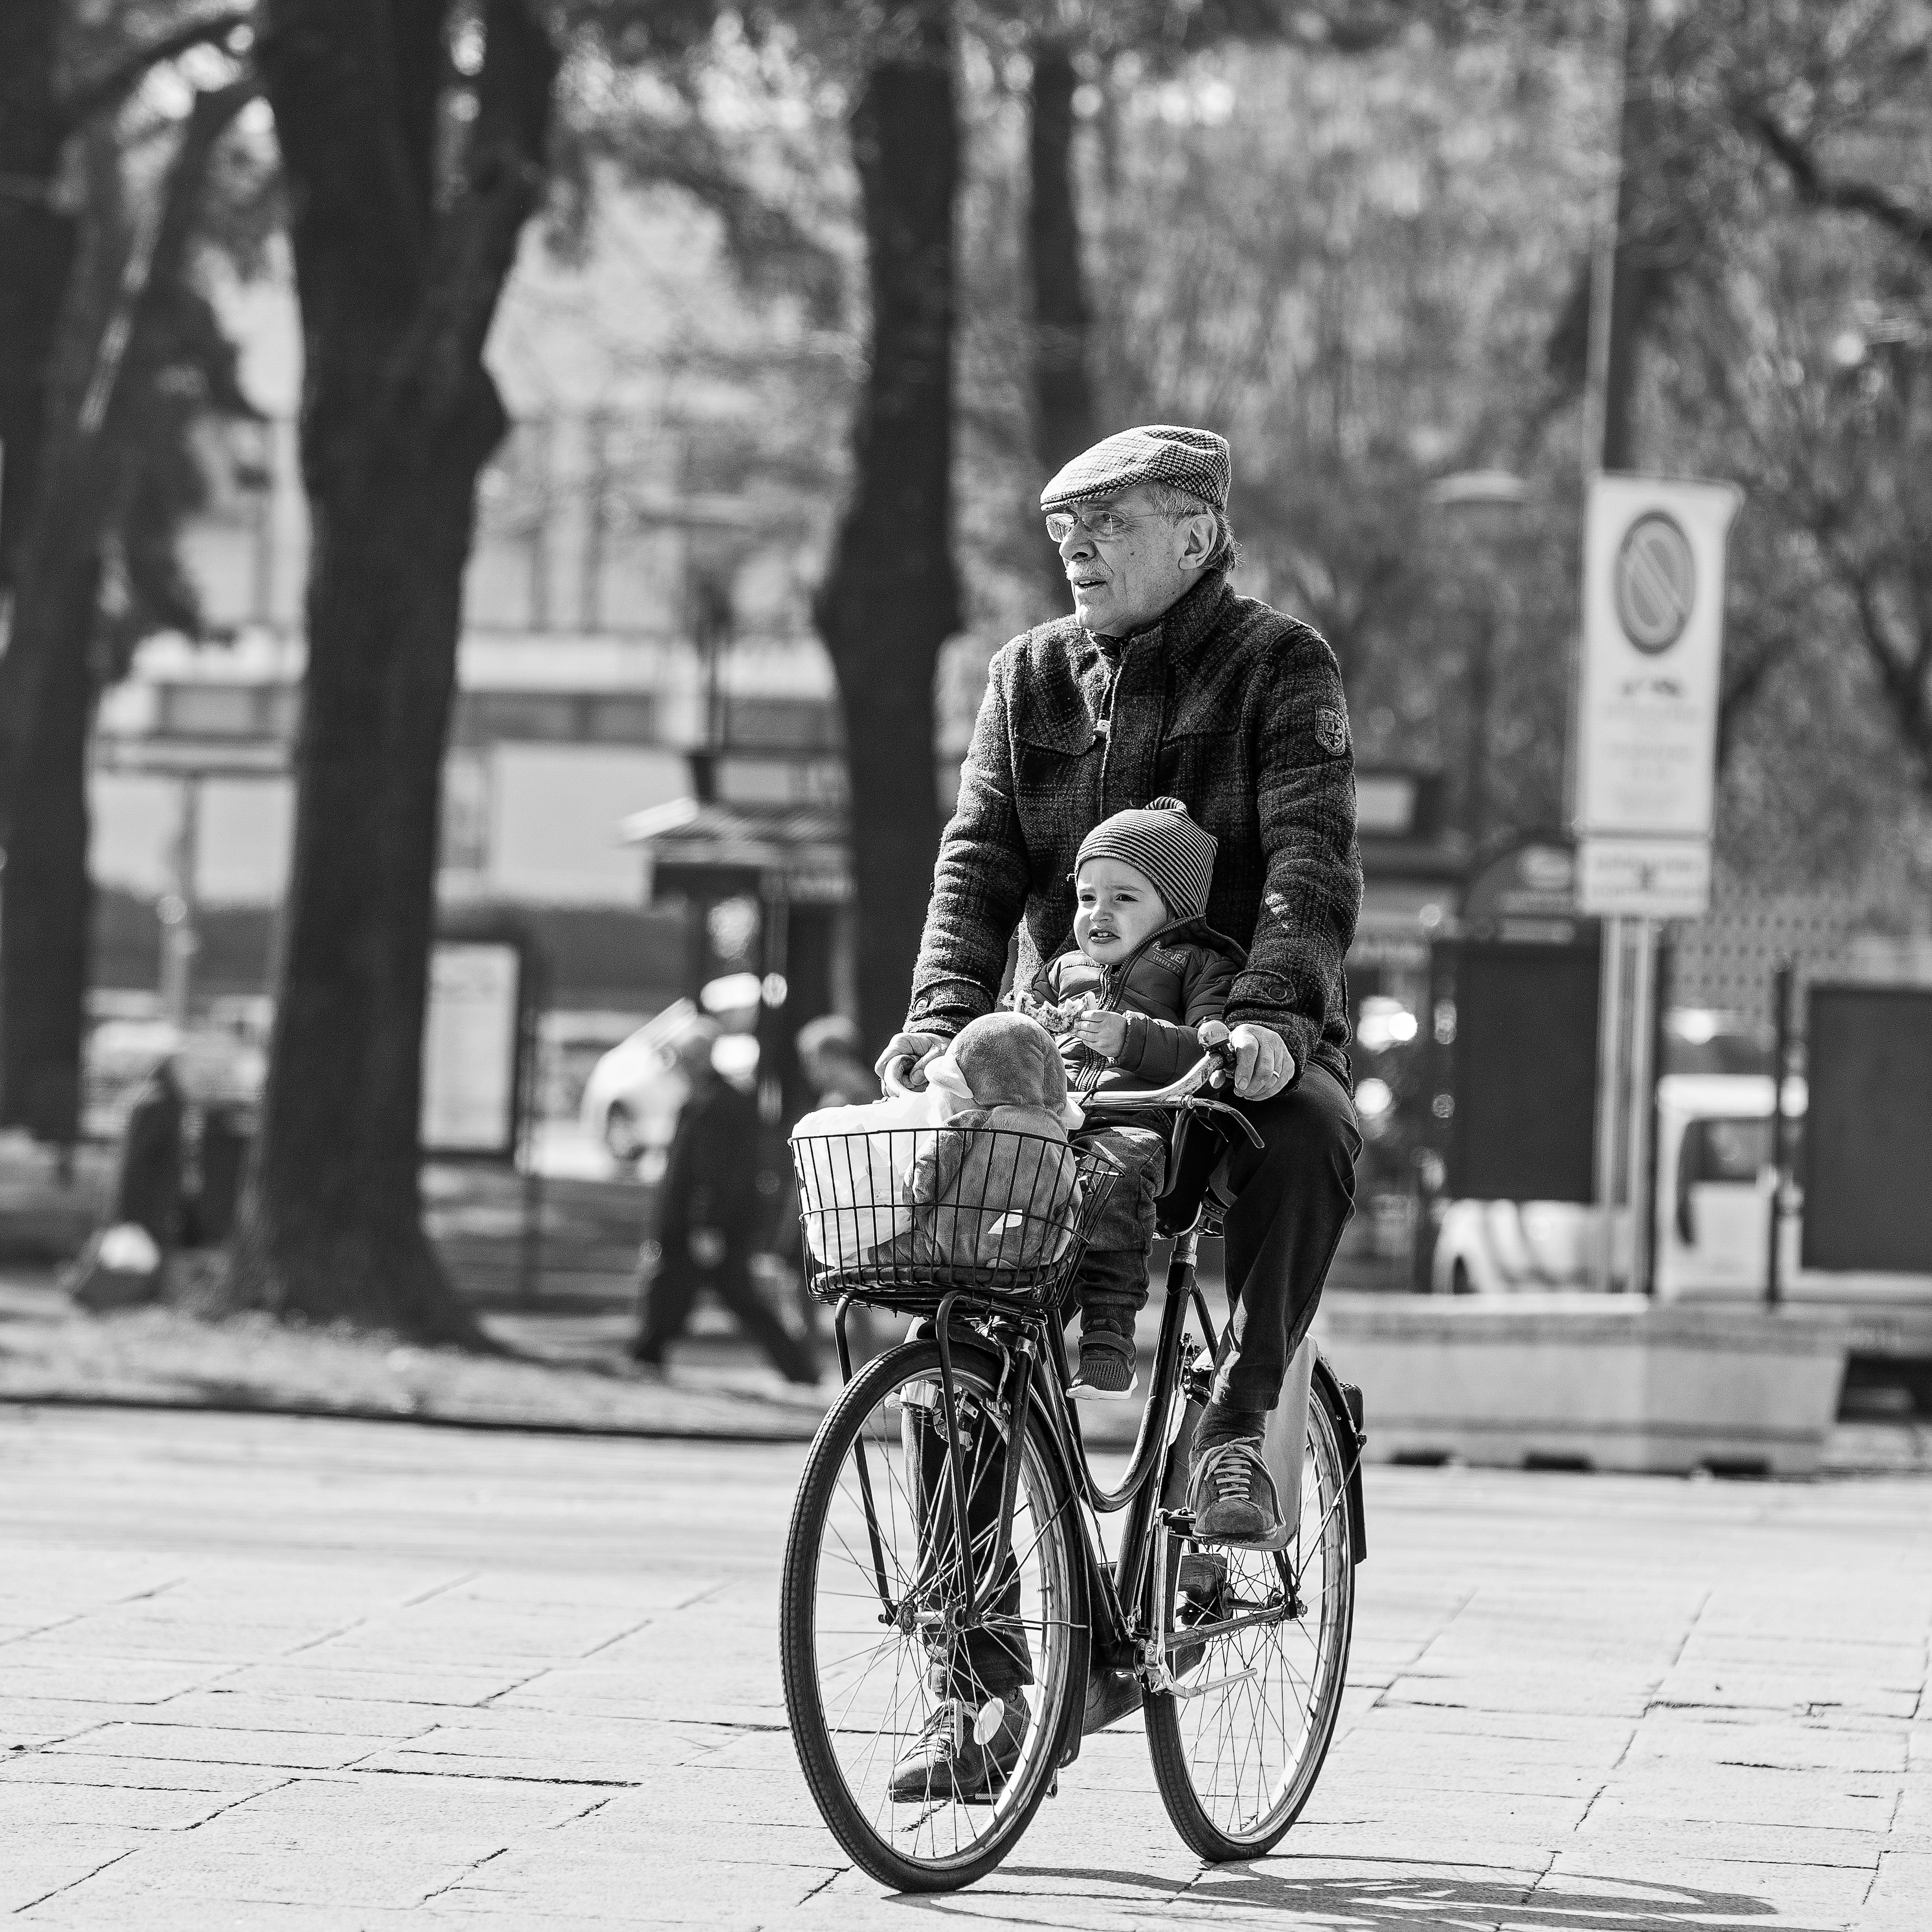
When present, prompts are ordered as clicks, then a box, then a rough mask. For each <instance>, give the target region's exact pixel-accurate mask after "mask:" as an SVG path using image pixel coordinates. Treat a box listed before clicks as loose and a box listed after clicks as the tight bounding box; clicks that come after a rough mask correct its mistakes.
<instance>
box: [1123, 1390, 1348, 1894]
mask: <svg viewBox="0 0 1932 1932" xmlns="http://www.w3.org/2000/svg"><path fill="white" fill-rule="evenodd" d="M1307 1444H1308V1447H1307V1452H1306V1457H1305V1460H1304V1465H1303V1478H1302V1484H1303V1488H1302V1511H1301V1529H1300V1530H1299V1531H1298V1533H1297V1536H1296V1539H1295V1543H1294V1544H1292V1546H1291V1547H1290V1548H1289V1550H1287V1551H1285V1552H1283V1557H1282V1559H1281V1560H1280V1562H1277V1559H1274V1558H1273V1557H1269V1556H1264V1555H1262V1553H1259V1552H1256V1551H1251V1550H1250V1551H1244V1550H1240V1549H1238V1547H1230V1546H1224V1545H1220V1544H1210V1545H1203V1546H1201V1549H1202V1553H1203V1554H1208V1553H1211V1554H1212V1555H1214V1556H1217V1557H1222V1558H1225V1559H1227V1560H1228V1563H1229V1569H1228V1576H1227V1580H1226V1583H1224V1584H1223V1586H1221V1589H1222V1593H1223V1601H1222V1602H1221V1603H1220V1604H1217V1606H1216V1610H1217V1612H1221V1611H1225V1610H1227V1609H1229V1607H1231V1606H1230V1605H1229V1603H1228V1601H1227V1599H1228V1598H1230V1597H1232V1598H1240V1592H1241V1589H1243V1588H1244V1587H1245V1588H1246V1589H1248V1590H1250V1591H1253V1590H1255V1589H1258V1588H1259V1580H1262V1579H1265V1575H1266V1566H1268V1565H1275V1566H1276V1574H1277V1577H1280V1578H1281V1579H1282V1580H1283V1583H1284V1584H1285V1583H1286V1580H1287V1578H1288V1577H1290V1576H1292V1577H1293V1578H1294V1580H1295V1585H1296V1589H1297V1592H1298V1594H1301V1595H1302V1598H1303V1603H1304V1613H1303V1615H1302V1616H1300V1617H1294V1616H1284V1617H1283V1618H1282V1619H1280V1620H1279V1621H1278V1622H1274V1623H1272V1624H1264V1625H1260V1626H1259V1627H1258V1628H1253V1629H1252V1630H1250V1631H1243V1632H1237V1633H1235V1634H1232V1635H1231V1636H1229V1637H1225V1638H1223V1639H1220V1640H1216V1641H1215V1642H1214V1643H1210V1644H1208V1645H1207V1646H1205V1647H1204V1648H1203V1649H1202V1651H1201V1652H1198V1653H1196V1654H1195V1655H1193V1657H1192V1658H1187V1653H1186V1652H1182V1653H1180V1654H1179V1655H1178V1656H1177V1658H1176V1662H1177V1664H1181V1676H1182V1682H1181V1689H1182V1691H1184V1692H1186V1691H1192V1692H1193V1694H1192V1695H1191V1696H1188V1697H1176V1696H1175V1695H1174V1694H1172V1693H1158V1694H1151V1695H1150V1696H1149V1697H1148V1698H1147V1700H1146V1727H1147V1739H1148V1753H1149V1754H1150V1755H1151V1757H1152V1758H1153V1760H1154V1781H1155V1783H1156V1784H1157V1786H1158V1787H1160V1796H1161V1802H1162V1803H1163V1804H1164V1805H1166V1808H1167V1815H1168V1816H1169V1818H1171V1819H1172V1820H1173V1821H1174V1827H1175V1830H1176V1831H1178V1832H1179V1833H1180V1834H1181V1838H1183V1839H1184V1841H1186V1843H1187V1845H1188V1846H1189V1847H1190V1849H1192V1850H1193V1851H1194V1852H1197V1853H1198V1854H1199V1855H1200V1856H1201V1857H1202V1858H1205V1859H1206V1860H1208V1861H1209V1863H1211V1864H1222V1863H1225V1862H1226V1861H1228V1860H1229V1859H1232V1858H1260V1857H1262V1856H1263V1855H1265V1854H1266V1853H1267V1852H1270V1851H1272V1850H1273V1849H1274V1847H1275V1846H1277V1844H1279V1843H1280V1842H1281V1841H1282V1839H1283V1838H1284V1837H1285V1836H1286V1835H1287V1832H1288V1831H1289V1827H1290V1826H1292V1825H1293V1824H1294V1823H1295V1820H1296V1819H1297V1818H1298V1817H1300V1816H1301V1811H1302V1808H1303V1807H1304V1805H1307V1802H1308V1799H1309V1797H1310V1794H1311V1793H1313V1790H1314V1789H1315V1784H1316V1779H1317V1778H1319V1776H1320V1775H1321V1772H1322V1763H1323V1761H1324V1760H1325V1758H1326V1757H1328V1746H1329V1744H1330V1742H1331V1740H1332V1739H1333V1738H1334V1733H1335V1721H1336V1719H1337V1716H1338V1715H1340V1710H1341V1705H1342V1692H1343V1686H1344V1684H1345V1682H1346V1679H1347V1675H1348V1664H1349V1639H1350V1637H1351V1635H1352V1631H1353V1628H1354V1623H1355V1560H1354V1553H1353V1552H1352V1549H1351V1547H1350V1543H1349V1505H1348V1471H1349V1467H1350V1466H1351V1462H1352V1457H1353V1456H1354V1454H1355V1442H1354V1432H1353V1430H1349V1431H1348V1432H1347V1433H1346V1434H1345V1433H1343V1430H1342V1429H1341V1427H1340V1425H1339V1424H1338V1423H1337V1420H1336V1418H1335V1416H1334V1413H1333V1412H1332V1410H1331V1408H1330V1406H1329V1404H1328V1401H1327V1400H1325V1398H1324V1397H1323V1396H1322V1393H1321V1391H1320V1390H1319V1387H1318V1388H1317V1391H1316V1395H1315V1397H1314V1400H1312V1401H1311V1402H1310V1403H1309V1405H1308V1436H1307ZM1232 1607H1236V1608H1239V1609H1241V1610H1246V1609H1247V1608H1248V1607H1250V1604H1249V1601H1248V1600H1247V1599H1241V1601H1240V1602H1239V1604H1238V1605H1235V1606H1232ZM1224 1620H1226V1621H1232V1617H1227V1618H1225V1619H1224ZM1283 1631H1298V1632H1299V1633H1300V1634H1301V1640H1302V1645H1303V1646H1305V1648H1306V1649H1307V1652H1309V1655H1308V1657H1307V1664H1306V1670H1305V1673H1304V1675H1303V1676H1301V1677H1299V1678H1298V1676H1297V1673H1296V1671H1295V1667H1293V1665H1292V1664H1291V1662H1290V1661H1289V1653H1288V1652H1287V1649H1286V1647H1285V1646H1282V1645H1280V1644H1274V1645H1273V1646H1271V1644H1270V1642H1269V1640H1270V1639H1271V1638H1272V1637H1274V1634H1275V1633H1277V1632H1283ZM1271 1648H1272V1649H1273V1650H1274V1655H1273V1656H1272V1657H1270V1656H1269V1655H1268V1651H1269V1650H1270V1649H1271ZM1183 1658H1187V1661H1186V1662H1185V1663H1182V1659H1183ZM1233 1664H1242V1665H1244V1666H1245V1667H1247V1669H1248V1670H1250V1671H1253V1672H1255V1673H1256V1675H1255V1676H1251V1677H1249V1678H1247V1679H1246V1681H1244V1679H1243V1673H1240V1672H1237V1671H1235V1670H1232V1668H1229V1669H1228V1670H1226V1673H1225V1674H1224V1676H1223V1677H1222V1678H1221V1679H1219V1680H1217V1679H1215V1678H1214V1672H1215V1671H1216V1670H1220V1669H1223V1667H1224V1666H1232V1665H1233ZM1271 1675H1272V1676H1274V1678H1275V1679H1277V1680H1279V1682H1280V1693H1279V1694H1278V1697H1277V1700H1276V1701H1275V1702H1274V1704H1273V1706H1272V1709H1271V1706H1270V1703H1269V1693H1268V1679H1269V1678H1270V1676H1271ZM1190 1679H1191V1680H1193V1682H1191V1683H1190V1682H1189V1681H1188V1680H1190ZM1217 1681H1218V1682H1219V1683H1220V1685H1222V1687H1223V1688H1220V1689H1219V1690H1217V1689H1216V1688H1214V1686H1215V1685H1216V1683H1217ZM1300 1683H1305V1685H1306V1694H1302V1693H1301V1691H1299V1690H1298V1689H1296V1688H1295V1687H1296V1686H1297V1685H1298V1684H1300ZM1258 1684H1259V1685H1262V1688H1261V1689H1260V1690H1259V1691H1257V1690H1256V1689H1255V1688H1253V1686H1254V1685H1258ZM1291 1712H1292V1719H1291ZM1271 1716H1272V1718H1273V1719H1274V1731H1275V1733H1276V1736H1277V1739H1278V1740H1279V1742H1278V1744H1277V1745H1274V1746H1272V1747H1271V1742H1270V1739H1269V1736H1268V1729H1269V1719H1270V1718H1271ZM1277 1760H1279V1761H1278V1763H1277ZM1204 1784H1205V1787H1206V1789H1205V1790H1204V1789H1203V1786H1204Z"/></svg>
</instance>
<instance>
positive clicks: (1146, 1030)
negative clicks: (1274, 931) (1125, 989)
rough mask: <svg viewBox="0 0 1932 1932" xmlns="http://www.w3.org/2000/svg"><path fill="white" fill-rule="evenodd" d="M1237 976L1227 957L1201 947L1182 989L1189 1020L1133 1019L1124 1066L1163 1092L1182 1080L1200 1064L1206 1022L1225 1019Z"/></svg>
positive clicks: (1135, 1016) (1147, 1016) (1131, 1016)
mask: <svg viewBox="0 0 1932 1932" xmlns="http://www.w3.org/2000/svg"><path fill="white" fill-rule="evenodd" d="M1237 971H1238V968H1236V966H1235V962H1234V961H1233V960H1232V959H1229V957H1228V956H1227V955H1226V953H1213V952H1210V951H1208V950H1207V949H1206V948H1205V947H1203V948H1202V949H1201V950H1199V952H1197V953H1195V954H1193V956H1191V957H1190V959H1189V961H1188V963H1187V969H1186V972H1185V975H1184V978H1183V981H1182V985H1181V993H1182V998H1183V1000H1184V1004H1185V1011H1186V1015H1187V1017H1186V1019H1185V1020H1184V1021H1181V1022H1175V1021H1174V1020H1161V1019H1154V1017H1153V1016H1151V1014H1148V1013H1129V1014H1128V1015H1127V1043H1126V1045H1125V1046H1124V1047H1123V1048H1122V1049H1121V1066H1122V1067H1124V1068H1125V1069H1126V1070H1127V1072H1128V1073H1137V1074H1139V1076H1141V1078H1142V1079H1143V1080H1151V1081H1154V1082H1157V1083H1158V1084H1159V1085H1162V1086H1163V1087H1164V1086H1166V1085H1167V1083H1168V1082H1169V1081H1170V1080H1176V1079H1179V1078H1180V1077H1181V1075H1182V1074H1184V1073H1186V1072H1187V1070H1188V1069H1189V1068H1190V1067H1192V1066H1193V1064H1194V1063H1195V1062H1196V1061H1197V1060H1199V1058H1201V1055H1202V1045H1201V1035H1200V1033H1199V1031H1198V1029H1199V1028H1200V1026H1201V1025H1202V1022H1203V1021H1205V1020H1218V1019H1220V1017H1221V1016H1222V1013H1223V1010H1225V1009H1226V1006H1227V1004H1228V994H1229V989H1231V988H1232V986H1234V983H1235V974H1236V972H1237Z"/></svg>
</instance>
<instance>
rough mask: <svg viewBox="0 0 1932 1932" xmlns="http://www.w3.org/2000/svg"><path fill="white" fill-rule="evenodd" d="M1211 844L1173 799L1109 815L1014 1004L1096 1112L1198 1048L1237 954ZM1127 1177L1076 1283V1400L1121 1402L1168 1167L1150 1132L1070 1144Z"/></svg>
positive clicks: (1104, 1214)
mask: <svg viewBox="0 0 1932 1932" xmlns="http://www.w3.org/2000/svg"><path fill="white" fill-rule="evenodd" d="M1214 847H1215V841H1214V838H1213V837H1212V836H1211V835H1210V834H1209V833H1208V832H1205V831H1204V830H1203V829H1202V828H1201V827H1200V826H1199V825H1197V824H1196V823H1195V822H1194V820H1193V818H1191V817H1190V816H1189V815H1188V811H1187V806H1186V805H1184V804H1183V803H1182V802H1181V800H1180V799H1178V798H1157V799H1154V802H1152V803H1151V804H1150V805H1147V806H1146V807H1145V808H1142V809H1139V810H1135V811H1117V812H1116V813H1115V814H1114V815H1113V817H1111V818H1109V819H1105V820H1103V821H1102V822H1101V823H1100V824H1099V825H1097V826H1095V827H1094V829H1093V830H1092V831H1091V832H1089V833H1088V835H1087V838H1086V840H1085V842H1084V843H1083V844H1082V846H1081V847H1080V850H1079V856H1078V857H1077V858H1076V860H1075V862H1074V871H1073V883H1074V889H1075V893H1076V899H1077V906H1076V910H1075V913H1074V916H1073V947H1074V950H1071V951H1067V952H1063V953H1060V954H1059V955H1058V956H1057V957H1056V958H1055V959H1052V960H1049V962H1047V964H1046V965H1045V966H1044V967H1043V968H1042V969H1041V971H1040V975H1039V977H1038V978H1037V979H1036V980H1034V983H1033V985H1032V986H1031V988H1030V989H1026V990H1025V992H1022V994H1020V995H1018V996H1017V997H1016V1001H1015V1004H1016V1005H1018V1006H1019V1007H1020V1009H1021V1010H1022V1011H1023V1012H1026V1013H1031V1014H1032V1015H1033V1016H1034V1018H1036V1019H1038V1020H1040V1022H1041V1023H1042V1024H1043V1025H1045V1026H1046V1028H1048V1030H1049V1031H1050V1032H1052V1033H1053V1034H1055V1036H1056V1037H1058V1040H1059V1043H1060V1049H1061V1055H1062V1056H1063V1057H1064V1058H1065V1059H1066V1061H1067V1064H1068V1073H1069V1076H1070V1085H1071V1087H1072V1088H1073V1093H1074V1095H1075V1097H1076V1098H1077V1099H1079V1100H1082V1101H1087V1100H1090V1099H1091V1101H1092V1103H1094V1105H1096V1106H1100V1107H1101V1108H1103V1109H1104V1106H1105V1104H1106V1094H1107V1093H1108V1091H1109V1089H1113V1090H1115V1091H1118V1090H1121V1089H1123V1088H1126V1089H1133V1088H1139V1089H1140V1090H1141V1091H1147V1090H1148V1089H1149V1088H1155V1087H1165V1086H1166V1085H1167V1084H1168V1082H1169V1081H1171V1080H1173V1079H1177V1078H1178V1076H1180V1075H1181V1074H1183V1073H1186V1072H1187V1070H1188V1068H1189V1067H1192V1066H1193V1064H1195V1062H1196V1061H1198V1060H1199V1058H1201V1055H1202V1053H1203V1052H1204V1051H1205V1043H1204V1042H1203V1040H1202V1036H1201V1034H1200V1031H1199V1029H1200V1028H1202V1027H1203V1026H1204V1025H1208V1023H1209V1022H1215V1023H1217V1025H1218V1023H1219V1022H1220V1018H1221V1015H1222V1011H1223V1009H1224V1008H1225V1007H1226V1005H1227V1003H1228V995H1229V989H1230V988H1231V987H1232V986H1233V984H1234V981H1235V974H1237V973H1238V972H1239V971H1241V968H1242V967H1243V966H1244V965H1246V964H1247V953H1246V952H1245V951H1244V950H1243V949H1242V948H1241V947H1239V946H1238V945H1237V944H1235V941H1232V939H1229V938H1226V936H1225V935H1223V934H1221V933H1219V932H1216V931H1215V930H1214V928H1213V927H1212V926H1210V925H1208V922H1207V921H1206V919H1205V917H1204V916H1203V915H1204V914H1205V912H1206V910H1207V907H1208V880H1210V878H1211V877H1212V876H1213V874H1214ZM1077 1139H1078V1140H1079V1142H1081V1143H1082V1144H1085V1145H1091V1144H1092V1143H1094V1142H1099V1144H1100V1145H1101V1146H1103V1148H1105V1149H1106V1151H1107V1152H1108V1154H1110V1155H1111V1156H1112V1157H1113V1159H1114V1160H1115V1161H1116V1162H1118V1163H1119V1165H1120V1166H1121V1169H1123V1170H1124V1171H1123V1173H1122V1176H1121V1179H1120V1180H1119V1181H1117V1182H1116V1183H1115V1186H1114V1189H1113V1192H1112V1194H1111V1195H1110V1196H1109V1198H1108V1200H1107V1202H1106V1205H1105V1206H1104V1207H1103V1208H1102V1210H1101V1211H1100V1216H1099V1217H1098V1219H1097V1222H1096V1223H1095V1226H1094V1231H1093V1234H1092V1236H1091V1240H1090V1241H1089V1244H1088V1250H1087V1253H1086V1255H1085V1258H1084V1259H1082V1262H1081V1265H1080V1269H1079V1274H1077V1275H1076V1277H1075V1280H1074V1292H1075V1293H1076V1295H1077V1297H1078V1298H1079V1307H1080V1368H1079V1374H1078V1376H1076V1379H1075V1381H1074V1384H1073V1393H1074V1394H1075V1395H1076V1396H1078V1397H1082V1398H1085V1399H1089V1400H1093V1399H1098V1400H1121V1399H1123V1398H1124V1397H1127V1396H1130V1395H1131V1394H1133V1392H1134V1388H1135V1385H1136V1382H1137V1380H1138V1378H1137V1376H1136V1373H1135V1351H1134V1319H1135V1317H1136V1316H1137V1315H1139V1313H1140V1311H1141V1310H1142V1308H1144V1307H1145V1306H1146V1305H1147V1298H1148V1283H1147V1257H1148V1249H1149V1247H1151V1245H1152V1243H1153V1241H1154V1200H1155V1197H1156V1196H1157V1195H1158V1194H1159V1193H1160V1187H1161V1182H1162V1180H1163V1178H1164V1176H1165V1175H1166V1167H1167V1137H1166V1134H1165V1133H1163V1132H1161V1131H1160V1130H1158V1129H1156V1128H1153V1127H1094V1128H1091V1129H1089V1130H1087V1131H1086V1132H1085V1133H1082V1134H1081V1135H1080V1136H1078V1137H1077Z"/></svg>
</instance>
